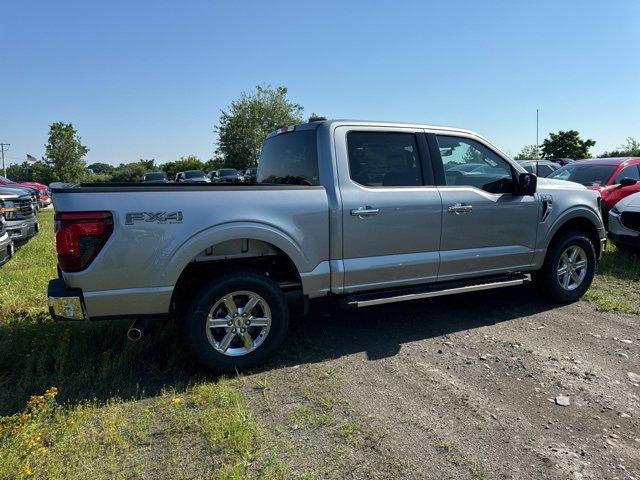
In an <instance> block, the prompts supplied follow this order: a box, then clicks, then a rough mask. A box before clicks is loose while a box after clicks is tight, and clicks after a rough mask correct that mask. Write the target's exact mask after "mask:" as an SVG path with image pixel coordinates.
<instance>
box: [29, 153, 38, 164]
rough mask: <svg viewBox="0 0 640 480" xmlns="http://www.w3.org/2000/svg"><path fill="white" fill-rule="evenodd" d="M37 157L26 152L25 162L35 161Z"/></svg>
mask: <svg viewBox="0 0 640 480" xmlns="http://www.w3.org/2000/svg"><path fill="white" fill-rule="evenodd" d="M37 161H38V159H37V158H36V157H34V156H33V155H29V154H28V153H27V162H37Z"/></svg>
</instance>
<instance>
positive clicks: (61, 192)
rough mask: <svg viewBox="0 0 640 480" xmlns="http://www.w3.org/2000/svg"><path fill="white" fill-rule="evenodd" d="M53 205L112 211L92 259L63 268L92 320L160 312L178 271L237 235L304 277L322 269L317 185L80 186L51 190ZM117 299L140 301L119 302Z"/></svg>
mask: <svg viewBox="0 0 640 480" xmlns="http://www.w3.org/2000/svg"><path fill="white" fill-rule="evenodd" d="M53 203H54V207H55V209H56V212H82V211H84V212H87V211H96V212H97V211H107V212H111V214H112V216H113V233H112V234H111V236H110V237H109V239H108V240H107V242H106V244H105V245H104V247H103V248H102V249H101V251H100V253H99V254H98V256H97V257H96V258H95V259H94V260H93V262H92V263H91V264H90V265H89V266H88V267H87V268H86V269H85V270H83V271H80V272H77V273H69V272H64V273H63V277H64V279H65V281H66V282H67V284H68V285H69V286H70V287H72V288H73V287H81V288H82V289H83V291H84V292H85V302H86V304H87V308H88V310H89V314H90V315H91V316H93V317H100V316H103V315H107V314H108V315H117V314H120V313H122V314H131V313H134V314H135V313H155V312H156V311H157V312H161V311H164V312H166V311H167V310H168V304H169V301H170V298H171V293H172V290H173V286H174V285H175V284H176V282H177V280H178V278H179V276H180V274H181V272H182V271H183V270H184V268H185V267H186V266H187V265H188V264H189V263H191V262H193V261H195V260H196V259H199V258H202V255H203V254H204V252H206V251H208V250H209V249H211V248H212V247H214V246H216V245H220V244H224V242H228V241H232V240H233V241H235V240H237V239H247V240H254V241H256V242H262V243H263V244H269V245H272V246H273V247H275V248H276V249H279V250H281V251H283V252H285V253H286V254H287V255H288V256H289V258H291V260H292V261H293V262H294V263H295V265H296V267H297V268H298V271H299V272H300V275H301V276H303V277H304V276H305V275H310V276H311V277H314V275H315V273H314V272H316V273H318V272H321V273H318V275H321V276H324V275H325V274H327V275H328V272H329V267H328V259H329V206H328V200H327V194H326V192H325V189H324V188H323V187H312V186H298V185H241V184H201V183H193V184H191V183H184V184H142V183H140V184H113V183H111V184H105V183H102V184H83V185H80V186H78V187H73V188H59V189H54V190H53ZM303 283H304V282H303ZM327 288H328V284H327ZM119 298H127V299H131V298H139V302H131V301H130V300H128V301H127V304H124V303H120V300H119Z"/></svg>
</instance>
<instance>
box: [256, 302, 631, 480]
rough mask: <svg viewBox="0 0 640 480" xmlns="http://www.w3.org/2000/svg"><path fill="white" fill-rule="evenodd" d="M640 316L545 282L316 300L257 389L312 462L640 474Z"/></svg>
mask: <svg viewBox="0 0 640 480" xmlns="http://www.w3.org/2000/svg"><path fill="white" fill-rule="evenodd" d="M639 318H640V317H637V316H634V315H627V314H615V313H603V312H598V311H595V310H594V308H593V307H592V306H591V305H590V304H588V303H585V302H581V303H577V304H574V305H568V306H562V307H557V306H555V305H549V304H545V303H543V302H541V301H539V299H538V298H537V294H536V292H535V291H534V290H532V289H511V290H501V291H494V292H489V293H484V294H480V293H479V294H475V295H465V296H458V297H450V298H447V299H441V300H435V301H421V302H411V303H404V304H396V305H388V306H385V307H374V308H369V309H362V310H357V311H347V312H345V311H338V312H332V313H328V314H317V315H313V316H310V317H308V318H305V319H303V320H301V321H300V322H299V323H298V324H297V325H296V326H295V327H294V328H293V330H292V332H291V335H290V337H289V347H288V349H287V350H286V351H285V352H283V353H282V354H281V355H280V356H279V357H278V358H277V359H276V360H275V362H274V363H272V364H271V365H269V366H268V368H266V369H264V370H262V371H261V372H255V373H252V374H251V375H248V376H247V377H246V379H245V387H244V390H245V394H246V395H248V397H249V398H250V402H251V405H252V406H253V410H254V412H255V414H256V416H257V417H258V418H259V419H260V420H261V421H262V422H263V423H265V424H267V425H272V426H273V428H274V429H275V430H276V431H277V434H278V437H279V439H280V440H279V441H281V442H284V443H283V444H288V445H289V446H290V447H291V448H290V449H289V450H288V451H289V452H290V454H289V455H288V458H286V459H285V460H286V462H287V463H288V464H289V465H295V466H296V468H297V469H298V470H299V471H300V472H309V474H310V475H313V476H319V477H322V478H452V479H454V478H455V479H459V478H471V479H480V478H505V479H506V478H523V479H524V478H527V479H530V478H576V479H579V478H584V479H602V478H620V479H631V478H640V428H639V427H640V422H639V415H640V399H639V397H638V395H639V392H640V387H638V385H637V384H636V383H634V381H633V379H636V378H637V377H634V376H633V375H629V372H631V373H632V374H633V373H635V374H640V330H639V329H638V320H639ZM261 382H262V383H261ZM567 403H568V405H567ZM563 405H564V406H563Z"/></svg>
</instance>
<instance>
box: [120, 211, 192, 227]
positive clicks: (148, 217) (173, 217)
mask: <svg viewBox="0 0 640 480" xmlns="http://www.w3.org/2000/svg"><path fill="white" fill-rule="evenodd" d="M136 222H147V223H152V222H154V223H160V224H164V223H182V212H132V213H127V214H126V218H125V222H124V223H125V224H126V225H133V224H134V223H136Z"/></svg>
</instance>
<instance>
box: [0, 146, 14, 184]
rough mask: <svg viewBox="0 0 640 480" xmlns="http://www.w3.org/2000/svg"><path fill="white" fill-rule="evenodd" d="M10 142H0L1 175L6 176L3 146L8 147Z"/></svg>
mask: <svg viewBox="0 0 640 480" xmlns="http://www.w3.org/2000/svg"><path fill="white" fill-rule="evenodd" d="M9 145H11V144H10V143H0V151H1V152H2V175H3V176H4V177H6V176H7V169H6V168H5V166H4V147H8V146H9Z"/></svg>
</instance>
